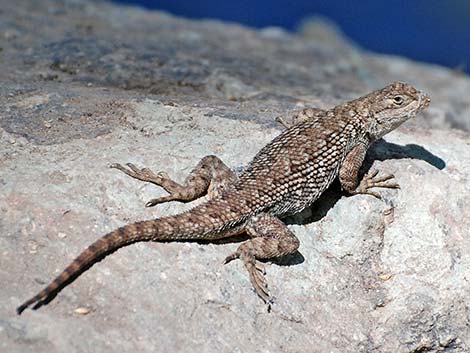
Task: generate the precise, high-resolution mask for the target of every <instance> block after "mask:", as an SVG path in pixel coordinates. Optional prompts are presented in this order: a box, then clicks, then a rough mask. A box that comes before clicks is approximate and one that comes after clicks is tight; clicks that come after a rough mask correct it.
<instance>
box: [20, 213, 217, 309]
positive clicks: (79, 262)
mask: <svg viewBox="0 0 470 353" xmlns="http://www.w3.org/2000/svg"><path fill="white" fill-rule="evenodd" d="M200 211H204V207H203V209H202V210H200ZM198 213H199V212H197V211H196V214H194V213H193V212H191V211H190V212H186V213H182V214H179V215H176V216H171V217H163V218H159V219H154V220H149V221H143V222H137V223H134V224H129V225H126V226H124V227H121V228H118V229H116V230H114V231H112V232H111V233H108V234H106V235H105V236H103V237H102V238H100V239H98V240H97V241H95V242H94V243H93V244H91V245H90V246H89V247H88V248H87V249H85V250H84V251H83V252H82V253H81V254H80V255H79V256H78V257H77V258H76V259H75V260H73V261H72V263H71V264H70V265H68V266H67V268H66V269H65V270H64V271H62V273H61V274H60V275H59V276H57V277H56V278H55V279H54V280H53V281H52V282H51V283H50V284H49V285H48V286H47V287H45V288H44V289H43V290H42V291H40V292H39V293H38V294H36V295H35V296H34V297H32V298H31V299H29V300H27V301H26V302H24V303H23V304H22V305H20V306H19V307H18V308H17V309H16V312H17V313H18V315H20V314H21V313H22V312H23V311H24V310H25V309H26V308H28V307H29V306H31V305H33V304H35V305H34V307H33V309H37V308H39V307H40V306H42V305H43V304H46V303H48V302H49V301H50V300H52V299H53V298H54V297H55V295H56V294H57V293H58V292H59V291H60V290H62V289H63V288H64V287H65V286H67V285H68V284H69V283H71V282H72V281H74V280H75V279H76V278H77V277H78V276H80V274H82V273H83V272H85V271H86V270H87V269H88V268H90V267H91V266H92V265H93V264H94V263H96V262H97V261H100V260H101V259H102V258H103V257H105V256H106V255H108V254H110V253H112V252H114V251H115V250H117V249H119V248H121V247H123V246H126V245H129V244H132V243H136V242H141V241H151V240H152V241H165V240H168V241H171V240H190V239H198V238H204V239H211V238H213V239H216V238H219V237H220V236H218V235H217V232H213V231H214V230H216V229H214V228H216V227H217V223H218V222H220V221H221V220H220V219H218V220H217V221H218V222H217V221H216V220H215V219H212V220H211V219H209V220H211V221H212V222H204V220H205V219H207V218H206V217H207V216H206V217H198V215H197V214H198ZM199 214H200V213H199ZM200 215H201V216H202V214H200ZM204 218H205V219H204ZM214 221H216V222H214ZM220 225H221V226H223V224H222V223H220ZM214 226H216V227H214ZM210 233H212V234H210Z"/></svg>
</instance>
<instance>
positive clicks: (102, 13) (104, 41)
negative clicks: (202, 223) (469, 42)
mask: <svg viewBox="0 0 470 353" xmlns="http://www.w3.org/2000/svg"><path fill="white" fill-rule="evenodd" d="M1 9H2V12H0V16H1V21H0V37H1V38H2V41H1V42H0V43H1V55H2V60H0V80H1V82H2V86H1V87H0V91H1V92H0V93H1V95H0V103H1V104H2V107H3V109H2V113H1V119H0V185H1V187H0V215H1V216H0V235H1V236H0V252H1V253H0V281H1V283H2V289H1V290H0V350H1V351H2V352H3V351H5V352H29V351H31V352H32V351H34V352H64V351H66V352H116V351H119V352H135V351H142V352H193V351H194V352H319V353H320V352H322V353H323V352H335V353H336V352H338V353H347V352H364V353H365V352H373V353H376V352H377V353H379V352H380V353H381V352H425V351H426V352H468V351H469V350H470V330H469V322H470V318H469V314H468V300H469V299H468V298H469V297H468V293H469V292H470V284H469V281H468V274H469V273H470V214H469V212H468V210H469V209H470V197H469V195H470V182H469V180H470V163H469V162H470V148H469V146H470V135H469V133H468V132H466V131H468V130H470V129H469V122H470V110H469V95H468V92H469V91H470V90H469V87H470V86H469V78H468V77H465V76H462V75H458V74H456V73H455V72H452V71H450V70H447V69H444V68H440V67H435V66H431V65H425V64H419V63H413V62H410V61H408V60H405V59H403V58H391V57H387V56H378V55H375V54H372V53H365V52H363V51H362V50H361V49H359V48H357V47H356V46H354V44H352V43H351V42H350V41H349V40H347V39H346V38H344V37H342V35H341V34H340V33H339V32H338V31H336V30H330V29H329V28H330V27H328V26H329V25H328V24H327V23H325V22H321V24H318V22H317V23H315V24H314V26H313V27H310V28H309V27H308V24H307V25H305V26H307V27H305V26H304V29H303V31H302V34H299V35H295V34H288V33H286V32H284V31H282V30H279V29H273V28H271V29H267V30H264V31H259V32H256V31H253V30H250V29H247V28H244V27H241V26H238V25H234V24H224V23H220V22H217V21H188V20H184V19H180V18H176V17H173V16H170V15H167V14H163V13H159V12H149V11H144V10H140V9H136V8H129V7H118V6H115V5H110V4H108V3H106V2H91V1H90V2H87V1H59V0H54V1H53V0H46V1H42V2H40V3H39V2H36V1H32V0H31V1H26V0H24V1H16V2H14V3H12V2H7V1H2V2H1ZM397 79H402V80H406V81H408V82H411V83H413V84H415V85H416V86H418V87H420V88H421V89H423V90H425V91H427V92H429V94H430V95H431V97H432V99H433V103H432V106H431V107H430V109H429V110H428V111H426V112H425V113H424V114H423V115H422V117H420V118H417V119H415V120H413V121H410V122H408V123H407V124H405V125H404V126H403V127H401V128H400V129H398V131H396V132H393V133H391V134H390V135H387V136H386V138H385V141H380V142H378V143H377V144H376V145H375V146H374V148H372V150H371V151H370V153H369V154H368V159H367V163H366V166H365V169H367V168H379V169H381V170H383V171H384V172H388V173H394V174H395V176H396V178H397V180H398V182H399V183H400V185H401V190H384V191H381V192H382V194H383V196H384V197H383V198H384V200H383V201H379V200H376V199H374V198H372V197H368V196H354V197H345V196H344V195H342V194H341V192H340V190H339V188H338V185H333V186H332V188H330V190H328V192H327V193H326V194H325V195H324V197H322V198H321V199H320V200H319V202H317V203H316V204H315V205H313V207H312V208H311V209H309V210H306V211H305V212H303V213H302V214H301V215H297V216H295V217H291V218H289V219H287V220H286V221H287V222H288V223H289V224H290V228H291V229H292V230H293V231H294V232H295V233H296V234H297V235H298V237H299V238H300V240H301V247H300V250H299V253H298V254H295V255H294V256H291V257H289V258H287V259H282V260H280V261H279V262H278V263H276V264H268V265H267V273H268V274H267V276H268V280H269V283H270V288H271V291H272V293H273V295H274V296H275V297H276V303H275V305H274V306H273V310H272V312H271V313H268V312H267V311H266V307H265V306H264V305H263V304H262V303H261V301H260V300H259V299H258V298H257V297H256V295H255V294H254V292H253V290H252V289H251V286H250V284H249V281H248V278H247V274H246V272H245V270H244V268H243V266H242V264H241V263H240V262H234V263H231V264H229V265H226V266H223V265H222V260H223V259H224V258H225V256H226V255H227V254H229V253H230V252H232V251H233V250H234V249H235V248H236V247H237V246H238V244H236V243H227V244H198V243H168V244H159V243H141V244H136V245H133V246H130V247H126V248H123V249H121V250H119V251H117V252H116V253H114V254H113V255H111V256H109V257H107V258H106V259H104V260H103V261H101V262H100V263H99V264H96V265H95V266H93V267H92V268H91V269H90V270H88V271H87V272H85V273H84V274H83V275H82V276H80V277H79V278H78V279H77V280H76V281H75V282H73V283H72V284H71V285H69V286H68V287H66V288H65V289H64V290H63V291H62V292H60V293H59V295H58V296H57V297H56V298H55V299H54V300H53V301H51V302H50V303H49V304H48V305H47V306H44V307H42V308H41V309H40V310H38V311H31V310H27V311H26V312H25V313H23V315H22V316H20V317H18V316H17V315H16V314H15V311H14V310H15V308H16V306H18V305H19V304H20V303H21V302H22V301H23V300H25V299H27V298H29V297H30V296H31V295H33V294H35V293H36V292H37V291H38V290H39V289H41V288H42V287H43V286H44V285H45V284H46V283H47V282H48V281H50V280H51V279H52V278H53V277H54V276H55V275H57V274H58V273H59V272H60V271H61V270H63V268H64V267H65V266H66V265H67V264H68V263H69V262H70V261H71V260H72V259H73V258H74V257H75V256H77V255H78V254H79V253H80V251H81V250H83V249H84V248H85V247H86V246H87V245H89V244H90V243H91V242H92V241H94V240H95V239H97V238H98V237H100V236H102V235H103V234H105V233H106V232H109V231H111V230H113V229H114V228H116V227H118V226H121V225H123V224H126V223H129V222H133V221H137V220H142V219H149V218H153V217H159V216H162V215H167V214H173V213H176V212H180V211H182V210H184V209H187V208H188V207H191V205H181V204H177V203H170V204H168V205H162V206H160V207H158V208H152V209H145V208H144V207H143V205H144V203H145V201H147V200H148V199H150V198H152V197H156V196H158V195H163V194H164V192H163V191H162V190H160V189H158V188H155V187H153V186H151V185H147V184H144V183H140V182H137V181H135V180H132V179H130V178H129V177H126V176H125V175H122V174H120V173H119V172H117V171H115V170H112V169H109V168H108V167H107V166H108V165H109V164H110V163H112V162H120V163H125V162H134V163H136V164H138V165H141V166H148V167H151V168H153V169H154V170H166V171H167V172H168V173H169V174H170V175H172V176H174V177H176V178H178V179H180V180H181V179H183V178H184V176H185V175H186V174H187V173H188V172H189V171H190V170H191V168H192V167H193V166H194V165H195V164H196V163H197V162H198V160H199V159H200V158H202V157H203V156H204V155H207V154H216V155H218V156H219V157H221V158H222V159H223V160H224V161H226V163H227V164H228V165H230V166H232V167H233V168H234V169H238V170H239V169H241V168H242V166H243V165H246V163H248V162H249V160H250V159H251V158H252V157H253V156H254V154H255V153H256V152H257V151H258V150H259V149H260V148H261V147H262V146H263V145H264V144H266V143H267V142H268V141H269V140H270V139H272V138H273V137H274V136H276V135H277V134H278V133H279V131H280V129H281V127H280V126H279V125H277V124H276V123H274V121H273V119H274V118H275V117H276V116H278V115H282V116H290V115H292V114H293V113H294V112H295V111H298V110H300V109H301V108H303V107H305V106H315V107H320V108H326V107H330V106H333V105H335V104H337V103H339V102H342V101H344V100H346V99H350V98H354V97H357V96H358V95H360V94H363V93H365V92H367V91H369V90H371V89H374V88H377V87H380V86H383V85H385V84H386V83H388V82H390V81H394V80H397ZM78 308H85V309H87V310H89V313H88V314H87V315H80V314H78V313H77V312H76V309H78Z"/></svg>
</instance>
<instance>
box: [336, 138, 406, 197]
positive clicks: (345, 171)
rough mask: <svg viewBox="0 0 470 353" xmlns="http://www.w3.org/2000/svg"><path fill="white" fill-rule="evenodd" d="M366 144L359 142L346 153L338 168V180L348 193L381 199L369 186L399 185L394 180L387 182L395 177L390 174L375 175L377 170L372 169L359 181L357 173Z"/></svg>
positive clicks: (390, 187)
mask: <svg viewBox="0 0 470 353" xmlns="http://www.w3.org/2000/svg"><path fill="white" fill-rule="evenodd" d="M366 152H367V145H365V144H363V143H360V144H359V145H357V146H356V147H354V148H353V149H352V150H351V152H349V153H348V155H347V156H346V158H345V160H344V161H343V164H342V165H341V167H340V170H339V180H340V183H341V186H342V188H343V189H344V190H345V191H346V192H347V193H349V194H350V195H357V194H367V195H372V196H375V197H377V198H378V199H381V198H382V197H381V196H380V194H379V193H377V192H375V191H372V190H369V189H371V188H375V187H378V188H389V189H398V188H400V186H399V185H398V183H396V182H395V181H392V182H388V183H387V181H388V180H391V179H393V178H395V177H394V176H393V175H392V174H387V175H384V176H381V177H377V174H378V173H379V171H378V170H372V171H371V172H370V173H368V174H366V175H365V176H364V178H363V179H362V180H361V182H359V179H358V174H359V169H360V168H361V165H362V162H363V161H364V158H365V156H366Z"/></svg>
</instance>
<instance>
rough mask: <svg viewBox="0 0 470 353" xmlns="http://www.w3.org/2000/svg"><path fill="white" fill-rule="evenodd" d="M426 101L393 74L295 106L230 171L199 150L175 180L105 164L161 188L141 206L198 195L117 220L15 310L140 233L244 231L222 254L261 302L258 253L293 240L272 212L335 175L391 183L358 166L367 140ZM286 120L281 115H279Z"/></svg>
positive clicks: (38, 300) (149, 237)
mask: <svg viewBox="0 0 470 353" xmlns="http://www.w3.org/2000/svg"><path fill="white" fill-rule="evenodd" d="M429 103H430V99H429V97H428V96H427V95H425V94H424V93H422V92H419V91H417V90H416V89H415V88H413V87H412V86H410V85H408V84H406V83H401V82H396V83H393V84H391V85H389V86H387V87H385V88H383V89H381V90H378V91H375V92H372V93H370V94H368V95H366V96H364V97H361V98H359V99H356V100H353V101H351V102H347V103H344V104H342V105H339V106H337V107H335V108H333V109H331V110H311V111H305V113H304V114H302V113H301V114H299V116H298V119H294V124H293V125H292V126H289V125H288V129H287V130H285V131H284V132H283V133H281V134H280V135H279V136H277V137H276V138H275V139H274V140H273V141H271V142H270V143H269V144H268V145H266V146H265V147H264V148H263V149H262V150H261V151H260V152H259V153H258V154H257V155H256V156H255V158H254V159H253V161H252V162H251V163H250V164H249V165H248V167H247V168H246V170H245V171H244V172H243V174H242V175H240V177H238V178H237V176H236V175H235V174H234V173H233V172H232V171H231V170H230V169H229V168H228V167H227V166H226V165H225V164H224V163H223V162H222V161H221V160H220V159H218V158H217V157H215V156H207V157H204V158H203V159H202V160H201V162H200V163H199V164H198V165H197V166H196V168H195V169H194V170H193V171H192V172H191V173H190V175H189V176H188V177H187V178H186V180H185V182H184V184H183V185H180V184H178V183H176V182H174V181H173V180H171V179H170V178H169V177H168V175H166V173H164V172H160V173H157V174H154V173H153V172H152V171H150V170H149V169H147V168H144V169H139V168H137V167H135V166H134V165H132V164H128V167H127V168H126V167H123V166H121V165H119V164H113V165H112V166H111V167H113V168H117V169H119V170H121V171H123V172H124V173H126V174H128V175H129V176H131V177H133V178H136V179H139V180H142V181H146V182H151V183H154V184H157V185H159V186H161V187H163V188H164V189H165V190H166V191H168V192H169V195H168V196H165V197H163V198H159V199H153V200H151V201H149V202H148V203H147V206H154V205H156V204H159V203H162V202H167V201H181V202H188V201H191V200H194V199H196V198H198V197H201V196H203V195H205V194H206V193H208V194H209V196H210V197H211V198H210V199H209V200H208V201H207V202H205V203H203V204H201V205H199V206H196V207H194V208H192V209H191V210H189V211H187V212H184V213H182V214H179V215H175V216H170V217H163V218H159V219H154V220H148V221H143V222H138V223H134V224H130V225H127V226H124V227H121V228H119V229H117V230H115V231H113V232H111V233H109V234H106V235H105V236H103V237H102V238H101V239H98V240H97V241H96V242H95V243H93V244H92V245H90V246H89V247H88V248H87V249H86V250H85V251H83V252H82V253H81V254H80V255H79V256H78V257H77V258H76V259H75V260H74V261H73V262H72V263H71V264H70V265H69V266H68V267H67V268H66V269H65V270H64V271H63V272H62V273H61V274H60V275H59V276H58V277H57V278H56V279H55V280H54V281H52V282H51V283H50V284H49V285H48V286H47V287H46V288H44V289H43V290H42V291H41V292H39V293H38V294H37V295H35V296H34V297H33V298H31V299H30V300H28V301H26V302H25V303H24V304H22V305H21V306H19V307H18V308H17V312H18V314H21V312H23V311H24V310H25V309H26V308H27V307H29V306H31V305H33V304H34V308H38V307H39V306H41V305H42V304H44V303H46V302H48V301H49V300H51V299H52V298H53V297H54V296H55V295H56V294H57V293H58V292H59V291H60V290H61V289H62V288H63V287H65V286H66V285H67V284H69V283H70V282H71V281H73V280H74V279H75V278H76V277H78V276H79V275H80V274H81V273H82V272H83V271H85V270H86V269H88V268H89V267H90V266H92V265H93V264H94V263H95V262H96V261H97V260H99V259H101V258H102V257H103V256H105V255H106V254H108V253H110V252H113V251H114V250H116V249H118V248H120V247H123V246H126V245H129V244H132V243H135V242H140V241H169V240H198V239H200V240H202V239H207V240H215V239H220V238H224V237H228V236H232V235H234V234H238V233H242V232H246V233H247V234H248V235H249V236H250V237H251V239H249V240H247V241H246V242H244V243H242V244H241V245H240V247H239V248H238V250H237V251H236V252H235V253H234V254H232V255H230V256H228V257H227V258H226V262H229V261H232V260H234V259H237V258H240V259H241V260H242V261H243V262H244V264H245V266H246V268H247V270H248V273H249V275H250V280H251V282H252V284H253V286H254V288H255V290H256V292H257V294H258V295H259V296H260V297H261V298H262V299H263V300H264V301H265V302H267V303H270V296H269V292H268V287H267V282H266V279H265V277H264V270H263V268H262V266H261V265H260V263H259V262H258V261H257V260H258V259H270V258H276V257H280V256H284V255H287V254H290V253H292V252H294V251H296V250H297V248H298V246H299V241H298V239H297V238H296V237H295V235H294V234H293V233H292V232H291V231H290V230H289V229H288V228H287V227H286V226H285V225H284V224H283V223H282V221H280V219H279V218H281V217H283V216H285V215H288V214H293V213H297V212H300V211H302V210H303V209H305V208H306V207H308V206H309V205H311V204H312V203H313V202H314V201H315V200H317V199H318V198H319V197H320V195H321V194H322V193H323V192H324V191H325V189H326V188H327V187H328V186H329V185H330V184H331V183H332V181H333V180H334V179H335V178H336V177H339V180H340V182H341V185H342V187H343V189H344V190H345V191H346V192H347V193H349V194H370V195H373V196H377V197H380V195H379V194H378V193H376V192H373V191H371V190H369V189H370V188H372V187H385V188H397V187H398V184H396V183H395V182H393V181H390V179H392V178H393V176H390V175H386V176H382V177H378V178H377V177H376V174H377V173H376V172H375V173H372V174H370V175H367V176H366V177H365V178H364V179H363V180H362V181H361V182H359V180H358V171H359V168H360V167H361V164H362V162H363V160H364V157H365V153H366V151H367V149H368V148H369V146H370V145H371V144H372V143H373V142H374V141H376V140H377V139H379V138H381V137H382V136H384V135H385V134H387V133H388V132H390V131H392V130H394V129H395V128H397V127H398V126H399V125H401V124H402V123H403V122H404V121H406V120H408V119H409V118H412V117H414V116H415V115H416V114H417V113H419V112H420V111H422V110H423V109H425V108H426V107H427V106H428V105H429ZM286 125H287V124H286Z"/></svg>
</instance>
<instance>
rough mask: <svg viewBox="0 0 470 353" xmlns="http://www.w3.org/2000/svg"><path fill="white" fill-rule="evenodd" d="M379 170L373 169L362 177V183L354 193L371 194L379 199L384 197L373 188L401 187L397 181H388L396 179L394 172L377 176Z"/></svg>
mask: <svg viewBox="0 0 470 353" xmlns="http://www.w3.org/2000/svg"><path fill="white" fill-rule="evenodd" d="M378 173H379V171H378V170H377V169H375V170H373V171H371V172H370V173H369V174H367V175H365V176H364V178H363V179H362V181H361V183H360V184H359V186H358V187H357V189H356V191H354V193H353V194H365V195H371V196H374V197H376V198H378V199H379V200H381V199H382V196H380V194H379V193H377V192H375V191H371V190H369V189H371V188H387V189H400V185H399V184H398V183H397V182H395V181H392V182H387V181H389V180H391V179H394V178H395V176H394V175H393V174H385V175H383V176H381V177H377V174H378Z"/></svg>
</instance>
